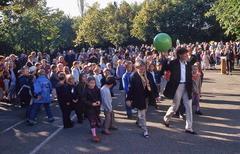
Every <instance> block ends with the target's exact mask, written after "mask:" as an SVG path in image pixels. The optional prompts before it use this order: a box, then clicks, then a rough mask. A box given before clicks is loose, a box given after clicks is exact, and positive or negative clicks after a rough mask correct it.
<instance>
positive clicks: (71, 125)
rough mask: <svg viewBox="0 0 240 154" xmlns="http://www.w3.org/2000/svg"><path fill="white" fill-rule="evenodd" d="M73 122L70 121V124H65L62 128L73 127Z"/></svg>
mask: <svg viewBox="0 0 240 154" xmlns="http://www.w3.org/2000/svg"><path fill="white" fill-rule="evenodd" d="M73 126H74V125H73V123H71V124H70V125H66V126H64V128H73Z"/></svg>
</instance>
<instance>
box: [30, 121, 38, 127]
mask: <svg viewBox="0 0 240 154" xmlns="http://www.w3.org/2000/svg"><path fill="white" fill-rule="evenodd" d="M28 124H29V125H30V126H34V125H36V124H37V121H34V120H28Z"/></svg>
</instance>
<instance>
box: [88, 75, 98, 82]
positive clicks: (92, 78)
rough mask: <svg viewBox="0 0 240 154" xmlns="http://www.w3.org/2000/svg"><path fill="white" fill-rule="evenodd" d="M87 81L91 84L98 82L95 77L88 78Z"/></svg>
mask: <svg viewBox="0 0 240 154" xmlns="http://www.w3.org/2000/svg"><path fill="white" fill-rule="evenodd" d="M87 81H88V82H90V81H96V79H95V78H94V77H93V76H89V77H88V78H87Z"/></svg>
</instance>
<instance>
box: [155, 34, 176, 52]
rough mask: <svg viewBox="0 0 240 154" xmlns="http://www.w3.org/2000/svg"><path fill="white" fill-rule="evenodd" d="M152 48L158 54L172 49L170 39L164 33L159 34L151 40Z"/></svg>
mask: <svg viewBox="0 0 240 154" xmlns="http://www.w3.org/2000/svg"><path fill="white" fill-rule="evenodd" d="M153 46H154V47H155V48H156V50H157V51H159V52H167V51H168V50H169V49H171V48H172V39H171V37H170V36H169V35H168V34H166V33H159V34H157V35H156V36H155V37H154V39H153Z"/></svg>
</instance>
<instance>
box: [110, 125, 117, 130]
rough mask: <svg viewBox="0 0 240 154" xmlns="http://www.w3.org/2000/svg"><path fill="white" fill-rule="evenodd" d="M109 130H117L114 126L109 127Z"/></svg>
mask: <svg viewBox="0 0 240 154" xmlns="http://www.w3.org/2000/svg"><path fill="white" fill-rule="evenodd" d="M109 129H110V130H118V128H117V127H115V126H112V127H110V128H109Z"/></svg>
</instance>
